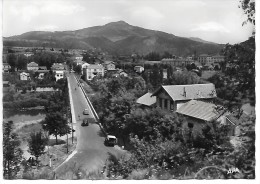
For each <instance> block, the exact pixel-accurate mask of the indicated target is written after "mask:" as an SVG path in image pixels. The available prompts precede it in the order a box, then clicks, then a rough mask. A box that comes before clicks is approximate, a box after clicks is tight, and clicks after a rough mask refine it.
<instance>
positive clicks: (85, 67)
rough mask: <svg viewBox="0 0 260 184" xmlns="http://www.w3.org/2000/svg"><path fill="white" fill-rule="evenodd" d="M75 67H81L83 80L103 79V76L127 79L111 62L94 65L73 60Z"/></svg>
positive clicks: (125, 74)
mask: <svg viewBox="0 0 260 184" xmlns="http://www.w3.org/2000/svg"><path fill="white" fill-rule="evenodd" d="M74 62H75V63H76V65H80V66H81V71H82V75H83V76H84V80H86V81H87V80H92V79H93V78H94V77H96V76H102V77H104V75H105V74H107V76H112V77H118V76H121V75H123V76H125V77H127V76H128V74H127V73H126V72H124V71H123V70H121V69H118V68H116V65H115V63H114V62H113V61H109V60H107V61H103V63H102V64H100V62H96V63H95V64H89V63H86V62H84V61H82V60H81V59H78V58H77V59H76V60H74Z"/></svg>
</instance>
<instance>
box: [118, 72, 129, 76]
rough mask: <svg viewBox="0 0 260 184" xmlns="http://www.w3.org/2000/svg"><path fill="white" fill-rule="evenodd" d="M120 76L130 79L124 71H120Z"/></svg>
mask: <svg viewBox="0 0 260 184" xmlns="http://www.w3.org/2000/svg"><path fill="white" fill-rule="evenodd" d="M119 75H120V76H124V77H128V74H127V73H126V72H124V71H119Z"/></svg>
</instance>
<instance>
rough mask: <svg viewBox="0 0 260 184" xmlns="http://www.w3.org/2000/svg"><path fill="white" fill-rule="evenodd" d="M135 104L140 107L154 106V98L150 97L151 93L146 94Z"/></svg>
mask: <svg viewBox="0 0 260 184" xmlns="http://www.w3.org/2000/svg"><path fill="white" fill-rule="evenodd" d="M136 103H137V104H139V105H141V106H142V107H152V106H154V105H155V104H156V97H155V96H152V93H150V92H148V93H146V94H144V95H143V96H141V97H140V98H138V99H137V100H136Z"/></svg>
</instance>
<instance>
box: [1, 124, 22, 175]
mask: <svg viewBox="0 0 260 184" xmlns="http://www.w3.org/2000/svg"><path fill="white" fill-rule="evenodd" d="M12 129H13V121H8V122H7V123H6V122H3V168H4V178H5V179H14V178H15V177H16V175H17V173H18V172H19V170H20V163H21V161H22V155H23V152H22V150H21V149H20V148H19V146H20V141H19V139H18V136H17V134H16V133H13V132H12Z"/></svg>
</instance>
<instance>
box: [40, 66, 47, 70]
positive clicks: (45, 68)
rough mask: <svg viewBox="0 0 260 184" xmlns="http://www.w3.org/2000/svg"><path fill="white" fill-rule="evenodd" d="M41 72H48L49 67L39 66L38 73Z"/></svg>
mask: <svg viewBox="0 0 260 184" xmlns="http://www.w3.org/2000/svg"><path fill="white" fill-rule="evenodd" d="M39 70H47V67H46V66H39V67H38V71H39Z"/></svg>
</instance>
